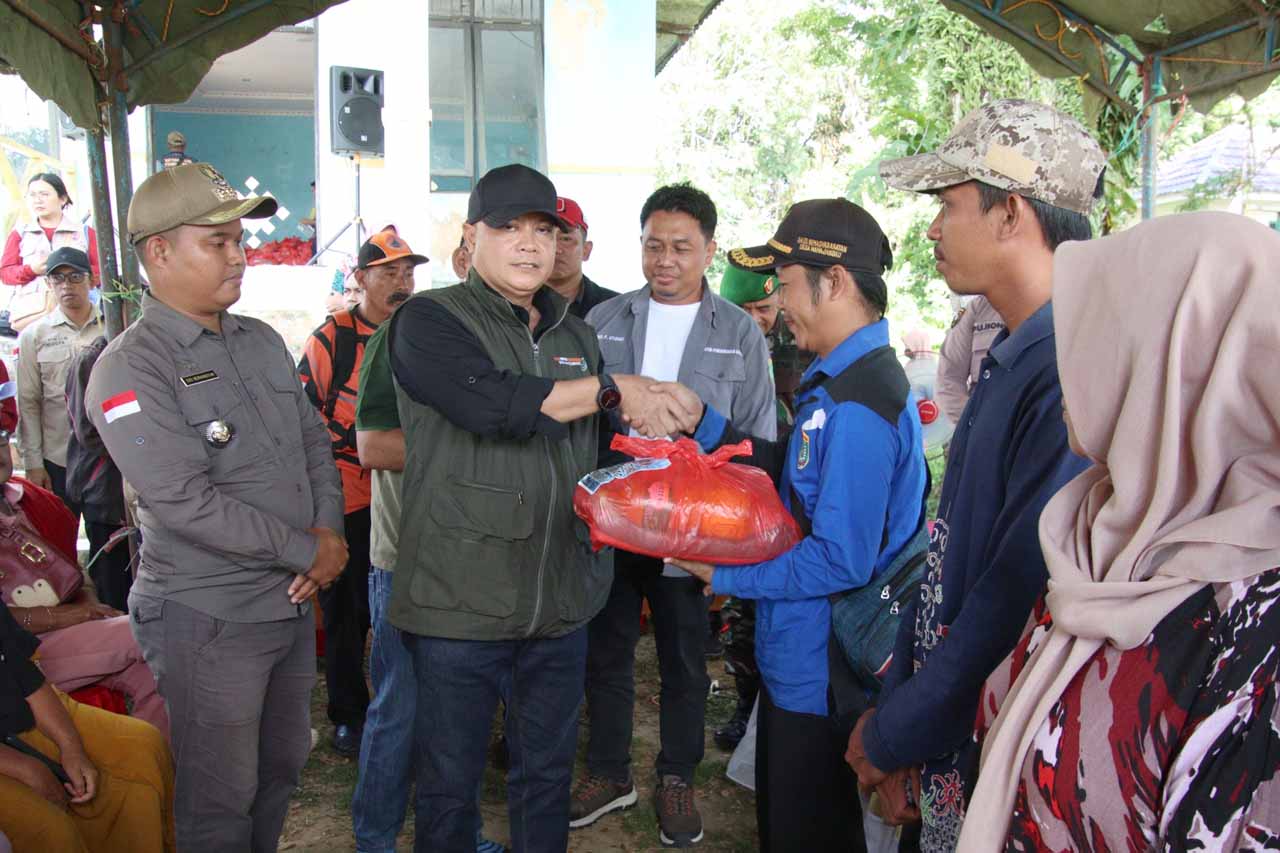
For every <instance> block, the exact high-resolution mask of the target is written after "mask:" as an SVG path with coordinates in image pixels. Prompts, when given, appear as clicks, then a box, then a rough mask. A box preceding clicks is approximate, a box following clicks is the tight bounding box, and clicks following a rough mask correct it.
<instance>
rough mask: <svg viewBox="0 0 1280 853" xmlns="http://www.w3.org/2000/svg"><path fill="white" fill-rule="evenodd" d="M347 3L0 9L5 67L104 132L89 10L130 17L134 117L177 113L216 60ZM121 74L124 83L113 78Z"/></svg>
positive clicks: (4, 2)
mask: <svg viewBox="0 0 1280 853" xmlns="http://www.w3.org/2000/svg"><path fill="white" fill-rule="evenodd" d="M339 2H341V0H227V2H220V0H130V2H101V0H99V2H96V3H92V4H90V3H82V2H78V0H0V62H3V63H4V64H7V65H9V66H11V67H12V68H14V69H16V70H17V71H18V73H19V74H20V75H21V76H22V79H23V80H24V81H25V82H26V84H27V85H28V86H29V87H30V88H31V90H32V91H34V92H35V93H36V94H37V95H39V96H40V97H42V98H45V99H47V100H51V101H53V102H55V103H56V104H57V105H58V106H59V107H61V108H62V111H63V112H65V113H66V114H67V115H68V116H70V117H71V120H72V121H74V122H75V123H76V124H77V125H79V126H80V127H84V128H88V129H97V128H98V127H99V126H100V125H101V118H100V115H99V110H98V107H97V104H98V102H100V101H101V100H103V99H104V97H106V94H107V93H106V91H105V89H104V88H103V87H102V85H101V84H100V83H99V82H98V80H99V78H101V77H103V76H104V75H103V73H102V69H105V68H106V64H107V58H106V56H105V55H104V54H103V48H102V46H101V44H99V43H97V42H95V41H94V40H93V31H92V27H91V24H90V22H89V20H88V19H87V18H88V11H87V10H88V7H89V6H91V5H92V6H97V7H99V8H102V9H105V10H106V12H107V13H108V14H110V13H112V12H115V13H116V14H117V15H119V14H120V13H123V30H122V35H123V38H122V45H123V49H124V54H123V62H122V68H120V69H116V68H112V69H111V75H110V76H111V81H110V82H112V83H113V84H116V85H119V84H120V83H122V82H123V83H127V86H128V88H127V91H126V99H127V102H128V105H129V107H131V108H132V107H136V106H140V105H143V104H176V103H181V102H183V101H185V100H187V98H189V97H190V96H191V93H192V92H193V91H195V88H196V86H197V85H199V83H200V81H201V80H202V79H204V76H205V74H207V73H208V72H209V68H210V67H211V66H212V65H213V62H214V60H215V59H217V58H218V57H219V56H221V55H222V54H224V53H230V52H231V51H233V50H237V49H239V48H241V47H244V46H245V45H247V44H249V43H250V42H253V41H256V40H257V39H259V38H261V37H262V36H264V35H266V34H267V33H268V32H270V31H271V30H273V29H275V28H276V27H280V26H285V25H288V24H295V23H298V22H299V21H304V20H307V19H308V18H313V17H315V16H316V15H318V14H320V12H322V11H324V10H325V9H327V8H328V7H330V6H334V5H337V3H339ZM117 71H120V72H122V74H123V77H122V76H121V75H120V74H118V73H116V72H117Z"/></svg>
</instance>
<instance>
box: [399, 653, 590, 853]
mask: <svg viewBox="0 0 1280 853" xmlns="http://www.w3.org/2000/svg"><path fill="white" fill-rule="evenodd" d="M404 637H405V644H406V646H407V647H408V649H409V651H410V653H411V654H412V656H413V668H414V673H415V675H416V677H417V680H418V729H417V732H418V736H417V738H416V739H415V746H416V748H417V751H418V755H417V758H418V791H417V796H416V800H415V818H416V824H415V839H414V850H415V851H419V853H426V851H435V853H472V851H474V850H475V845H476V824H477V817H478V814H479V812H478V809H477V806H476V790H477V789H478V787H479V785H480V782H481V779H482V776H483V774H484V765H485V759H486V757H487V754H488V747H489V726H490V723H491V722H492V720H493V714H494V711H495V710H496V709H497V706H498V699H499V698H501V699H502V700H503V701H504V702H505V703H506V706H507V711H506V735H507V749H508V751H509V753H510V757H511V770H510V772H509V773H508V774H507V811H508V815H509V817H510V823H511V844H512V847H513V848H514V850H515V853H540V851H556V853H563V851H564V850H565V849H566V847H567V846H568V843H569V785H570V781H571V778H572V774H573V756H574V747H575V744H576V739H577V731H578V706H579V705H580V704H581V703H582V689H583V679H584V676H585V667H586V658H587V631H586V629H585V628H579V629H578V630H576V631H573V632H572V633H569V634H566V635H565V636H563V637H556V638H552V639H537V640H506V641H496V642H476V641H469V640H446V639H441V638H438V637H421V636H417V635H414V634H405V635H404Z"/></svg>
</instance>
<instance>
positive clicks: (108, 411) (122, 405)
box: [102, 391, 142, 424]
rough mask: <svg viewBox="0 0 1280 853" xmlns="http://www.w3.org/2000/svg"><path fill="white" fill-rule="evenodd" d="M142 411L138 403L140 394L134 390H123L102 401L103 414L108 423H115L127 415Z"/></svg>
mask: <svg viewBox="0 0 1280 853" xmlns="http://www.w3.org/2000/svg"><path fill="white" fill-rule="evenodd" d="M141 411H142V407H141V406H139V405H138V395H137V394H135V393H134V392H133V391H122V392H121V393H119V394H117V395H115V396H114V397H108V398H107V399H105V400H103V401H102V414H103V416H104V417H105V418H106V419H107V423H109V424H113V423H115V422H116V421H117V420H119V419H120V418H123V417H125V416H126V415H136V414H138V412H141Z"/></svg>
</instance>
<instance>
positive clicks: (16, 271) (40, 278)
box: [0, 172, 100, 331]
mask: <svg viewBox="0 0 1280 853" xmlns="http://www.w3.org/2000/svg"><path fill="white" fill-rule="evenodd" d="M27 204H28V205H30V207H31V220H30V221H29V222H25V223H19V224H18V225H17V226H16V227H15V228H14V229H13V230H12V231H10V232H9V238H8V239H7V240H6V241H5V244H4V255H3V257H0V282H4V283H5V284H7V285H11V286H12V287H14V288H15V291H14V293H13V294H12V295H11V297H10V298H9V299H8V300H6V303H7V304H8V306H9V313H10V318H9V319H10V323H11V324H12V325H13V328H14V330H15V331H21V327H22V326H25V325H26V324H27V323H30V322H32V321H34V320H36V319H39V317H41V316H43V315H44V314H47V313H48V311H50V310H52V308H53V305H52V301H51V300H47V299H45V297H46V295H47V294H48V293H49V292H50V291H49V287H48V284H47V283H46V282H45V278H44V274H45V261H46V260H47V259H48V257H49V255H51V254H52V253H53V250H54V249H60V248H62V247H63V246H74V247H75V248H77V249H80V250H81V251H83V252H85V253H86V254H87V255H88V256H89V265H90V266H91V267H92V268H93V277H94V279H95V280H100V275H99V271H98V237H97V235H96V234H95V233H94V231H93V228H91V227H90V226H89V225H88V224H87V223H83V224H82V223H80V222H79V221H78V220H77V218H76V217H75V216H73V215H71V210H70V209H71V196H69V195H68V194H67V186H66V184H64V183H63V182H62V178H60V177H58V176H57V175H55V174H53V173H52V172H42V173H41V174H39V175H36V176H35V177H33V178H32V179H31V180H30V181H28V182H27ZM41 300H45V301H46V302H47V304H48V308H47V310H43V311H37V310H36V309H37V307H39V306H40V305H41ZM19 303H20V304H19ZM0 304H3V303H0Z"/></svg>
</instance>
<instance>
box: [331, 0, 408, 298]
mask: <svg viewBox="0 0 1280 853" xmlns="http://www.w3.org/2000/svg"><path fill="white" fill-rule="evenodd" d="M428 7H429V4H428V3H426V2H425V0H422V2H417V0H415V2H408V3H396V4H389V3H386V2H385V0H348V2H346V3H341V4H339V5H337V6H333V7H331V8H329V9H328V10H326V11H325V12H324V13H323V14H322V15H321V16H320V18H319V19H318V21H317V26H316V29H317V39H316V43H317V46H316V65H317V68H316V173H317V174H316V213H317V216H318V218H319V222H318V228H319V243H320V245H321V246H323V245H324V244H325V243H326V242H327V241H328V240H329V239H330V238H331V237H332V236H333V235H334V234H336V233H337V231H338V230H339V229H340V228H342V226H343V225H345V224H346V223H347V222H349V221H350V220H351V218H352V216H353V215H354V214H355V193H354V173H353V169H352V163H351V161H350V160H349V159H348V158H347V157H346V156H342V155H336V154H333V153H331V152H332V145H331V142H330V125H331V121H332V119H331V117H330V116H331V106H330V98H329V69H330V67H331V66H334V65H344V66H353V67H357V68H371V69H375V70H379V71H382V72H383V74H384V79H385V93H386V99H385V103H384V106H383V110H382V124H383V127H384V128H385V130H386V137H385V145H384V149H385V157H384V158H382V159H371V160H370V159H366V160H363V161H362V163H361V174H360V180H361V193H360V196H361V198H360V202H361V214H362V216H363V218H364V221H365V228H366V230H376V229H378V228H381V227H383V226H385V225H387V224H388V223H394V224H395V226H396V228H397V229H398V230H399V232H400V234H401V235H402V236H403V237H404V238H405V239H406V240H407V241H408V242H409V244H410V245H411V246H413V247H414V249H415V250H417V251H423V250H424V249H425V247H426V246H427V245H428V244H429V242H430V234H429V233H428V229H429V227H430V217H429V214H428V195H429V193H430V191H431V175H430V169H429V159H428V158H429V152H430V109H429V98H428V91H429V89H428V83H427V78H428V69H429V66H428V63H427V42H428V39H427V34H428V33H427V30H428V18H427V10H428ZM355 244H356V241H355V237H354V236H353V235H352V234H351V232H350V231H348V233H347V234H344V235H343V236H342V238H341V239H340V240H339V241H338V243H337V244H335V247H334V248H336V249H340V250H341V251H342V252H344V253H350V252H353V251H354V249H355ZM337 260H338V256H337V255H328V256H326V258H324V259H322V261H321V262H322V263H324V264H326V265H336V263H337ZM420 280H421V281H422V282H425V281H426V280H427V279H426V278H425V277H422V278H421V279H420Z"/></svg>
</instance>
